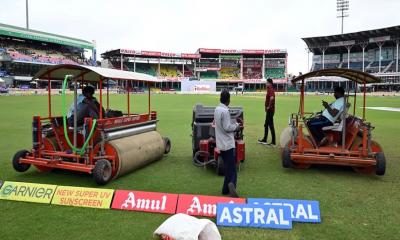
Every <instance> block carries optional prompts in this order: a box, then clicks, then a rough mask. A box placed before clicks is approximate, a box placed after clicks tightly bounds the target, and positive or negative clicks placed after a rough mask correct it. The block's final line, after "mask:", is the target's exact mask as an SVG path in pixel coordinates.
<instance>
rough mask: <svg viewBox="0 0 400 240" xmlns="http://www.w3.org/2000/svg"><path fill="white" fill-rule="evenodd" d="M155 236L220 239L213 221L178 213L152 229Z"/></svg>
mask: <svg viewBox="0 0 400 240" xmlns="http://www.w3.org/2000/svg"><path fill="white" fill-rule="evenodd" d="M154 235H155V236H159V237H160V239H168V240H220V239H221V235H220V234H219V232H218V228H217V226H216V225H215V223H213V222H211V221H210V220H208V219H197V218H195V217H192V216H189V215H186V214H183V213H178V214H175V215H173V216H171V217H169V218H168V219H167V220H165V222H163V224H161V226H159V227H158V228H157V230H156V231H154Z"/></svg>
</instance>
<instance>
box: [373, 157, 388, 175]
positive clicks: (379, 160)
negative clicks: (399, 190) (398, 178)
mask: <svg viewBox="0 0 400 240" xmlns="http://www.w3.org/2000/svg"><path fill="white" fill-rule="evenodd" d="M375 159H376V169H375V173H376V175H379V176H383V175H385V171H386V158H385V154H384V153H383V152H378V153H376V155H375Z"/></svg>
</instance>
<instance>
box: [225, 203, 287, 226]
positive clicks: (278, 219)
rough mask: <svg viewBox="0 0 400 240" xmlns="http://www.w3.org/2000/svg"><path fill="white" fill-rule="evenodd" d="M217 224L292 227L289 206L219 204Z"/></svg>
mask: <svg viewBox="0 0 400 240" xmlns="http://www.w3.org/2000/svg"><path fill="white" fill-rule="evenodd" d="M217 225H218V226H229V227H253V228H277V229H292V219H291V217H290V208H289V207H287V206H272V205H254V204H226V203H224V204H218V205H217Z"/></svg>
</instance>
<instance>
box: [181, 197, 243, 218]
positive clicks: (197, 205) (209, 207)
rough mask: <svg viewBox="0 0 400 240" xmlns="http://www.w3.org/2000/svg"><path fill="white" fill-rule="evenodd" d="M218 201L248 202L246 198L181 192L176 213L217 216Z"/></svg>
mask: <svg viewBox="0 0 400 240" xmlns="http://www.w3.org/2000/svg"><path fill="white" fill-rule="evenodd" d="M217 203H246V199H245V198H229V197H214V196H204V195H190V194H179V199H178V207H177V209H176V213H185V214H188V215H192V216H203V217H215V216H216V214H217Z"/></svg>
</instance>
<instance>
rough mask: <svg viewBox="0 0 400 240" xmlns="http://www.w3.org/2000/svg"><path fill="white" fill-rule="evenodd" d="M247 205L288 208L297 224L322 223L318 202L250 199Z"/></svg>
mask: <svg viewBox="0 0 400 240" xmlns="http://www.w3.org/2000/svg"><path fill="white" fill-rule="evenodd" d="M247 203H248V204H256V205H257V204H258V205H266V206H287V207H289V208H290V212H291V218H292V220H293V221H295V222H313V223H320V222H321V215H320V211H319V202H318V201H310V200H289V199H268V198H248V199H247Z"/></svg>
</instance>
